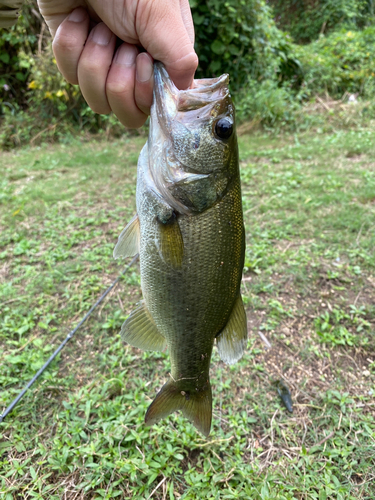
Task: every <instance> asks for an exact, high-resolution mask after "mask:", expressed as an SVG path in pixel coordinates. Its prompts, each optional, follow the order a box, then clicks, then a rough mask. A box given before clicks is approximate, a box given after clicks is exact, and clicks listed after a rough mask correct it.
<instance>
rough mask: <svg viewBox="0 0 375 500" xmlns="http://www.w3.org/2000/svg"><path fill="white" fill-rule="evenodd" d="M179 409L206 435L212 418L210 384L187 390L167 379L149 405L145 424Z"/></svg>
mask: <svg viewBox="0 0 375 500" xmlns="http://www.w3.org/2000/svg"><path fill="white" fill-rule="evenodd" d="M177 410H181V411H182V413H183V415H184V416H185V417H186V418H187V419H188V420H189V421H190V422H191V423H192V424H193V425H194V426H195V427H196V428H197V429H198V430H199V432H201V433H202V434H203V435H204V436H206V437H207V436H208V435H209V433H210V430H211V420H212V392H211V384H210V382H209V381H207V384H206V386H205V387H204V388H203V389H201V390H198V391H194V392H190V393H189V392H188V391H186V392H185V391H183V390H181V388H178V387H177V384H176V382H175V381H174V380H169V381H168V382H167V383H166V384H164V385H163V387H162V388H161V389H160V391H159V393H158V394H157V395H156V398H155V399H154V401H153V402H152V403H151V405H150V406H149V408H148V410H147V413H146V416H145V423H146V425H153V424H156V422H158V421H159V420H161V419H162V418H165V417H167V416H168V415H170V414H171V413H173V412H174V411H177Z"/></svg>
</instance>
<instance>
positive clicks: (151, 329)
mask: <svg viewBox="0 0 375 500" xmlns="http://www.w3.org/2000/svg"><path fill="white" fill-rule="evenodd" d="M121 337H122V340H124V341H125V342H127V343H128V344H130V345H131V346H133V347H138V348H139V349H143V350H144V351H163V350H164V349H165V348H166V346H167V341H166V340H165V337H164V336H163V335H162V334H161V333H160V332H159V330H158V328H157V326H156V325H155V322H154V320H153V318H152V316H151V314H150V312H149V310H148V309H147V306H146V304H145V303H144V302H143V301H141V302H140V303H139V304H138V306H137V307H136V308H135V309H134V311H132V312H131V314H130V316H129V317H128V319H127V320H126V321H125V323H124V324H123V325H122V328H121Z"/></svg>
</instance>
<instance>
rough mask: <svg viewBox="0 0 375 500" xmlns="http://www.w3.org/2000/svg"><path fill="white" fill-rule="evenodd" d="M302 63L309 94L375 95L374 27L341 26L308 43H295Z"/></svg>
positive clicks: (306, 91) (336, 96)
mask: <svg viewBox="0 0 375 500" xmlns="http://www.w3.org/2000/svg"><path fill="white" fill-rule="evenodd" d="M295 54H296V57H297V58H298V59H299V61H300V62H301V64H302V67H303V73H304V77H303V78H304V81H303V86H302V92H303V93H304V94H305V95H306V96H313V95H315V94H326V93H328V94H329V95H330V96H332V97H333V98H335V99H341V98H342V97H343V95H344V94H345V93H353V94H358V95H360V96H362V97H364V98H373V97H374V96H375V71H374V68H375V27H374V26H369V27H368V28H366V29H364V30H363V31H354V30H350V31H348V30H341V31H338V32H335V33H332V34H330V35H329V36H322V37H321V38H319V40H317V41H315V42H313V43H311V44H309V45H306V46H295Z"/></svg>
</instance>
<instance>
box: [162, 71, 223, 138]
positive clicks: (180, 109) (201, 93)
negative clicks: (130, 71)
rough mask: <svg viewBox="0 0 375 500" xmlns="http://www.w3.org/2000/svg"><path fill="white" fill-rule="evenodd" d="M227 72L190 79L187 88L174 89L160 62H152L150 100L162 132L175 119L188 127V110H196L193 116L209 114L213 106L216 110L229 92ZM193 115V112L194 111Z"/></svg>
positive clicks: (199, 118)
mask: <svg viewBox="0 0 375 500" xmlns="http://www.w3.org/2000/svg"><path fill="white" fill-rule="evenodd" d="M228 83H229V75H227V74H224V75H221V76H219V77H217V78H204V79H199V80H193V83H192V86H191V88H189V89H187V90H178V88H177V87H176V85H175V84H174V83H173V81H172V80H171V78H170V77H169V75H168V73H167V70H166V69H165V67H164V65H163V64H162V63H160V62H156V63H155V64H154V104H155V108H156V110H157V116H158V122H159V124H160V126H161V127H162V128H163V129H164V132H165V133H168V131H170V130H171V125H172V121H173V120H175V119H177V120H178V121H179V122H180V123H183V124H184V125H185V126H186V127H189V121H190V120H189V119H192V116H190V115H191V114H189V111H198V110H199V111H200V114H199V115H198V118H197V116H195V120H194V122H196V120H197V119H198V120H205V119H207V118H208V117H209V116H212V115H213V113H212V111H213V108H215V107H216V108H218V109H217V113H215V114H217V115H218V114H220V111H221V109H219V108H222V106H218V103H219V104H220V103H222V102H223V101H225V100H226V98H227V97H228V96H229V89H228ZM194 115H195V113H194Z"/></svg>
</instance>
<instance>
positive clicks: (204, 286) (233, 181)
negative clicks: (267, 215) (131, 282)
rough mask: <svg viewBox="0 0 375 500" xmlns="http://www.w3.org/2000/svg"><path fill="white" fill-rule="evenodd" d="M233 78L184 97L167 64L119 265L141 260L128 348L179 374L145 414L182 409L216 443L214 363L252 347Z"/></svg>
mask: <svg viewBox="0 0 375 500" xmlns="http://www.w3.org/2000/svg"><path fill="white" fill-rule="evenodd" d="M228 83H229V76H228V75H227V74H224V75H222V76H219V77H216V78H207V79H196V80H194V82H193V84H192V86H191V88H190V89H188V90H178V89H177V87H176V86H175V85H174V83H173V82H172V80H171V79H170V77H169V75H168V73H167V71H166V69H165V67H164V66H163V64H162V63H160V62H155V63H154V93H153V104H152V106H151V111H150V125H149V135H148V140H147V142H146V144H145V146H144V147H143V149H142V151H141V153H140V156H139V160H138V167H137V189H136V207H137V213H136V215H135V216H134V217H133V218H132V220H131V221H130V222H129V223H128V225H127V226H126V227H125V229H124V230H123V231H122V233H121V235H120V236H119V239H118V242H117V245H116V246H115V249H114V258H125V257H132V256H134V255H136V254H137V253H138V254H139V263H140V275H141V288H142V295H143V300H142V301H141V302H140V303H139V304H138V305H137V306H136V308H135V309H134V310H133V311H132V312H131V314H130V315H129V317H128V318H127V320H126V321H125V323H124V324H123V326H122V329H121V335H122V338H123V340H124V341H125V342H126V343H128V344H130V345H131V346H134V347H138V348H140V349H143V350H153V351H163V350H165V349H167V351H168V353H169V356H170V362H171V371H170V374H169V379H168V380H167V382H166V383H165V384H164V385H163V387H162V388H161V390H160V391H159V393H158V394H157V395H156V397H155V399H154V400H153V402H152V403H151V405H150V406H149V408H148V410H147V412H146V415H145V424H146V425H153V424H155V423H157V422H158V421H159V420H160V419H163V418H165V417H167V416H168V415H169V414H171V413H173V412H174V411H177V410H180V411H182V414H183V415H184V416H185V417H186V418H187V419H188V420H189V421H190V422H191V423H192V424H193V425H194V426H195V427H196V428H197V429H198V431H200V432H201V433H202V434H203V435H204V436H208V435H209V433H210V429H211V421H212V390H211V384H210V376H209V371H210V363H211V355H212V350H213V346H214V344H215V343H216V345H217V348H218V352H219V355H220V357H221V359H222V360H223V361H224V362H225V363H227V364H233V363H235V362H237V361H238V360H239V359H240V358H241V357H242V355H243V353H244V349H245V347H246V343H247V319H246V312H245V308H244V305H243V301H242V298H241V291H240V285H241V279H242V271H243V266H244V255H245V229H244V223H243V211H242V201H241V184H240V171H239V155H238V144H237V136H236V124H235V109H234V105H233V102H232V99H231V96H230V92H229V88H228Z"/></svg>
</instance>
